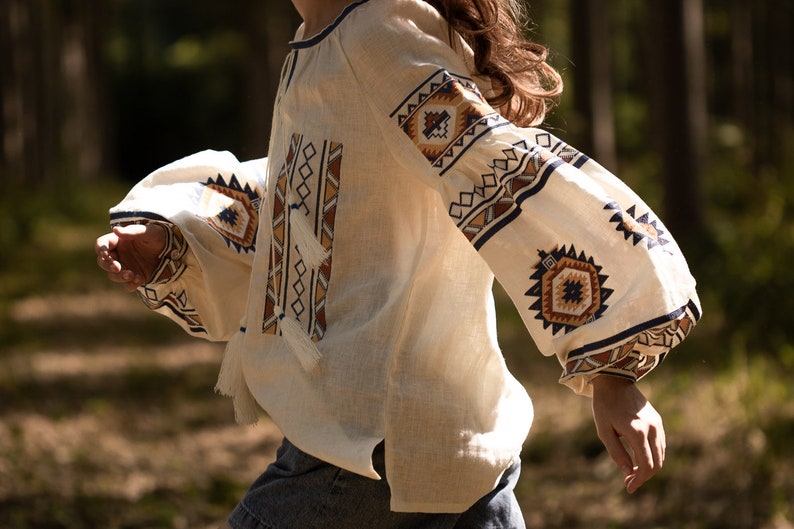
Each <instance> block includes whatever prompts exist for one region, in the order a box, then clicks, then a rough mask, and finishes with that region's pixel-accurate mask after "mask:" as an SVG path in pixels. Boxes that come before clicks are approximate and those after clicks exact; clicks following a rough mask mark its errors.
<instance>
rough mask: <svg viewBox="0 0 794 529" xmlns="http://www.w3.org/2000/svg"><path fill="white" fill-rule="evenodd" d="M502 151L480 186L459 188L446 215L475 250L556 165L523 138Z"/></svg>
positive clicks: (541, 185)
mask: <svg viewBox="0 0 794 529" xmlns="http://www.w3.org/2000/svg"><path fill="white" fill-rule="evenodd" d="M502 154H503V156H502V157H501V158H498V159H495V160H493V161H492V162H491V163H490V164H489V168H490V169H491V172H488V173H486V174H483V175H481V176H480V182H479V185H474V186H472V188H471V189H470V190H468V191H462V192H461V193H460V195H459V197H458V200H456V201H453V202H452V203H450V205H449V216H450V217H451V218H452V219H453V220H454V221H455V223H456V224H457V226H458V228H459V229H460V231H462V232H463V234H464V235H465V236H466V238H468V239H469V241H470V242H471V243H472V244H473V245H474V247H475V248H476V249H479V248H480V247H481V246H482V245H483V244H485V242H486V241H487V240H488V239H489V238H490V237H491V236H492V235H493V234H494V233H496V231H498V230H499V229H500V228H501V227H502V226H504V225H505V224H506V223H508V222H509V221H510V220H512V218H513V217H515V216H516V215H518V213H519V208H520V205H521V203H522V202H523V201H524V200H526V199H527V198H529V197H530V196H532V195H534V194H536V193H537V192H538V191H540V190H541V189H542V187H543V185H544V184H545V182H546V181H547V180H548V176H549V175H550V174H551V172H552V170H553V169H554V167H555V166H556V164H554V163H553V162H552V163H551V164H548V161H549V159H550V158H551V156H550V154H549V153H548V152H547V151H543V150H541V149H538V148H537V147H536V146H534V145H533V146H531V147H530V146H528V145H527V143H526V142H525V141H520V142H518V143H516V144H514V145H513V146H512V147H511V148H509V149H504V150H503V151H502ZM543 166H547V167H546V169H545V170H543V171H541V169H542V168H543Z"/></svg>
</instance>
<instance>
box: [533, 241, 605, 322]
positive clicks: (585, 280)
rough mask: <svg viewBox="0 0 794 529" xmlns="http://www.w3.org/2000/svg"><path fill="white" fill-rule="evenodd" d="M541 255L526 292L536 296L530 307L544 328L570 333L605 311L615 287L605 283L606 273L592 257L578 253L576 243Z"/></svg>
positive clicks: (543, 252) (540, 252) (540, 253)
mask: <svg viewBox="0 0 794 529" xmlns="http://www.w3.org/2000/svg"><path fill="white" fill-rule="evenodd" d="M538 254H539V255H540V261H539V262H538V263H537V264H536V265H535V273H534V274H533V275H532V276H531V277H530V280H532V281H534V283H533V285H532V286H531V287H530V289H529V290H527V292H526V293H525V294H526V295H527V296H532V297H535V298H537V299H536V301H535V302H534V303H533V304H532V306H530V310H533V311H535V312H536V316H535V318H536V319H538V320H541V321H542V322H543V328H544V329H547V328H549V327H551V332H552V335H555V334H557V333H558V332H559V331H560V330H563V331H564V332H566V333H567V332H569V331H572V330H574V329H576V328H577V327H580V326H582V325H584V324H586V323H588V322H591V321H594V320H596V319H598V318H599V317H600V316H601V315H602V314H603V313H604V311H605V310H606V309H607V305H606V303H605V301H606V300H607V299H608V298H609V296H610V295H611V294H612V290H611V289H609V288H606V287H605V286H604V283H605V282H606V280H607V276H606V275H604V274H602V273H601V267H600V266H598V265H596V264H595V262H594V261H593V258H592V257H589V258H588V257H587V256H586V255H585V254H584V252H582V253H579V254H577V253H576V249H575V248H574V247H573V245H571V248H570V249H568V250H566V248H565V246H563V247H562V248H559V249H556V248H555V249H554V250H552V251H551V252H550V253H547V252H545V251H542V250H540V251H538Z"/></svg>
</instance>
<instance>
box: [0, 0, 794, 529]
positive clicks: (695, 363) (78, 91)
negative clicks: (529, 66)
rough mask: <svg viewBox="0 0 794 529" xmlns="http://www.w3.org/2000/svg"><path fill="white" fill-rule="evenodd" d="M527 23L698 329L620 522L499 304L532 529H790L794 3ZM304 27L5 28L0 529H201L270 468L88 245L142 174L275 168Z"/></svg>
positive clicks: (193, 14) (699, 6)
mask: <svg viewBox="0 0 794 529" xmlns="http://www.w3.org/2000/svg"><path fill="white" fill-rule="evenodd" d="M530 7H531V14H532V17H533V19H534V22H535V26H534V27H532V28H529V29H531V30H532V32H533V35H534V38H535V39H536V40H539V41H541V42H544V43H547V44H548V45H549V46H550V47H551V50H552V62H553V64H554V65H555V66H556V67H557V68H559V69H560V70H561V71H562V73H563V75H564V78H565V81H566V93H565V95H564V97H563V101H562V104H561V105H560V107H559V108H558V109H556V110H555V111H554V113H553V115H552V116H551V117H550V119H549V121H548V126H549V127H551V128H553V129H554V131H555V133H556V134H557V135H559V136H562V137H563V138H565V139H566V140H568V141H569V142H570V143H572V144H573V145H576V146H578V147H580V148H581V149H582V150H584V151H586V152H588V153H591V154H592V155H593V156H594V157H595V158H596V159H598V160H599V161H601V162H602V163H603V164H604V165H606V166H607V167H609V168H610V169H612V170H614V171H615V172H616V173H617V174H618V175H619V176H620V177H621V178H623V179H624V180H625V181H627V182H628V183H629V184H630V185H631V186H632V187H634V188H635V189H636V190H637V191H639V192H640V194H642V195H643V196H644V197H646V199H647V200H648V201H649V203H650V204H651V205H652V206H654V208H655V209H656V211H657V212H658V213H659V214H660V216H661V217H662V219H663V220H664V222H665V223H666V224H667V227H668V228H669V229H670V230H671V231H672V233H673V234H674V235H675V236H676V237H677V239H678V240H679V242H680V243H681V245H682V246H683V248H684V250H685V253H686V254H687V255H688V257H689V260H690V265H691V267H692V269H693V272H694V273H695V276H696V277H697V278H698V280H699V285H700V287H699V288H700V293H701V297H702V301H703V308H704V319H703V321H702V323H701V325H700V326H699V327H698V328H697V329H696V330H695V332H694V333H693V335H692V336H691V337H690V339H689V340H688V341H687V342H685V343H684V344H683V345H682V346H681V347H680V348H679V349H677V350H676V351H675V352H674V353H673V354H672V355H671V356H670V357H669V358H668V360H667V361H666V363H665V365H664V366H663V367H662V368H661V369H659V370H657V372H656V373H654V374H653V375H651V376H650V377H649V378H648V379H647V381H643V382H642V384H643V389H644V391H646V392H647V393H648V394H649V395H650V397H651V400H652V401H653V402H654V403H655V404H656V406H657V408H658V409H659V410H660V412H661V413H662V415H663V416H664V417H665V420H666V425H667V428H668V444H669V447H670V448H669V451H668V463H667V465H666V466H665V469H664V470H663V471H662V472H661V473H660V474H659V475H658V476H657V477H656V478H654V480H653V481H652V482H650V483H648V484H647V485H646V487H645V488H644V489H643V490H641V491H640V492H638V493H637V494H636V495H634V496H632V497H628V496H627V495H625V493H623V492H621V483H622V479H621V478H620V476H619V475H618V472H617V471H616V470H615V469H613V468H612V464H611V462H610V461H609V459H608V456H606V454H605V453H604V451H603V449H602V448H601V446H600V444H599V442H598V440H597V438H596V436H595V432H594V428H593V427H592V424H591V419H590V417H589V408H588V406H589V404H588V402H587V400H586V399H582V398H579V397H575V396H574V395H572V394H570V392H569V391H568V390H567V389H565V388H562V387H561V386H559V385H557V384H556V376H557V375H558V366H556V365H554V364H553V361H549V360H544V359H543V358H542V357H540V356H539V355H538V354H537V353H534V352H532V347H533V346H532V344H531V343H530V340H529V337H528V336H527V334H526V332H525V331H524V330H523V329H522V328H521V325H520V322H519V321H518V319H517V316H516V315H515V313H514V312H512V311H511V308H510V307H509V306H508V304H506V303H505V302H504V299H503V296H501V293H500V292H497V296H498V299H499V300H500V322H499V326H500V333H501V342H502V345H503V347H504V350H505V355H506V357H507V359H508V363H509V364H510V365H511V367H512V368H513V370H514V372H515V373H516V374H517V375H518V376H519V377H520V378H521V379H522V380H523V381H525V382H526V385H527V387H528V389H529V391H530V393H531V395H532V396H533V398H535V400H536V406H537V419H536V425H535V427H534V429H533V432H532V433H531V434H530V439H529V441H528V443H527V445H526V449H525V453H524V462H525V465H524V471H523V477H522V481H521V484H520V487H519V490H518V494H519V498H520V501H521V503H522V505H523V507H524V510H525V514H526V518H527V524H528V526H529V527H530V528H585V527H587V528H599V527H604V528H607V527H608V528H623V527H635V528H648V529H651V528H662V527H665V528H691V529H701V528H742V529H744V528H761V529H785V528H792V527H794V507H792V498H794V475H792V472H791V469H792V468H794V448H792V446H794V445H793V444H792V439H793V438H794V384H793V383H792V382H793V381H794V377H792V373H794V324H793V323H792V319H794V288H793V287H794V267H793V266H792V263H794V211H793V210H792V206H791V203H792V199H793V198H794V178H793V177H794V27H792V25H794V3H793V2H791V1H790V0H756V1H752V2H750V1H747V0H613V1H608V0H535V1H533V2H531V6H530ZM298 23H299V19H298V17H297V14H296V13H295V12H294V10H293V8H292V6H291V4H290V3H289V2H288V1H287V0H258V1H255V0H239V1H238V2H235V3H226V2H214V1H206V0H192V1H187V0H3V1H2V2H0V100H2V127H0V138H1V139H2V148H1V150H0V416H1V417H2V422H0V528H13V529H27V528H42V529H43V528H100V527H101V528H136V529H137V528H166V527H174V528H185V527H191V528H193V527H207V528H209V527H215V526H216V525H217V523H218V521H219V520H221V519H222V518H223V517H224V516H225V514H226V513H227V512H228V511H229V510H230V509H231V508H232V507H233V506H234V504H235V503H236V500H237V499H238V498H239V496H240V495H241V494H242V493H243V491H244V490H245V488H246V487H247V485H248V483H249V482H250V481H251V480H252V479H253V478H254V477H255V476H256V475H257V474H258V473H259V472H260V471H261V470H262V469H263V468H264V466H265V465H266V464H267V462H268V461H269V459H270V458H271V457H272V455H273V453H274V450H275V447H276V444H277V442H278V440H279V434H278V431H277V430H276V429H275V427H274V426H273V425H272V424H270V423H268V422H267V421H266V420H265V421H263V423H262V424H260V426H258V427H257V428H249V427H239V426H236V425H234V423H233V416H232V412H231V407H230V404H229V403H228V402H227V400H226V399H223V398H220V397H217V396H215V395H214V394H213V393H212V387H213V385H214V379H215V376H216V373H217V367H218V365H219V360H220V354H221V351H222V347H221V346H220V345H218V344H207V343H201V342H197V341H194V340H190V339H188V338H187V337H185V336H183V335H182V334H181V331H179V330H178V329H176V327H175V326H172V325H171V324H170V323H168V322H166V321H165V320H164V319H162V318H159V317H156V316H153V315H151V314H148V313H146V311H145V310H144V309H143V307H142V306H141V305H140V304H138V303H137V302H136V300H135V298H134V297H133V296H129V295H126V294H123V293H121V292H119V291H118V290H116V289H113V288H112V285H110V284H108V282H107V281H106V279H105V278H104V277H103V276H102V274H101V273H100V272H99V271H98V269H97V268H96V266H95V261H94V254H93V242H94V239H95V237H96V236H97V235H99V234H101V233H104V231H105V230H106V227H107V209H108V208H109V207H110V206H112V205H113V204H115V203H116V202H118V201H119V200H120V199H121V198H122V197H123V195H124V193H125V192H126V190H127V189H128V188H129V187H130V186H131V185H132V184H133V183H134V182H135V181H137V180H138V179H140V178H142V177H143V176H145V175H146V174H147V173H148V172H150V171H152V170H153V169H155V168H157V167H159V166H161V165H163V164H165V163H167V162H169V161H172V160H174V159H176V158H179V157H182V156H184V155H187V154H190V153H193V152H196V151H199V150H202V149H205V148H215V149H228V150H230V151H232V152H234V153H235V154H236V155H237V156H238V157H239V158H240V159H245V158H251V157H259V156H263V155H265V150H266V145H267V136H268V132H269V120H270V114H271V110H272V100H273V94H274V91H275V86H276V83H277V77H278V73H279V70H280V67H281V63H282V60H283V58H284V56H285V53H286V52H287V42H288V41H289V39H290V37H291V36H292V34H293V32H294V30H295V29H296V28H297V25H298ZM384 67H388V65H384Z"/></svg>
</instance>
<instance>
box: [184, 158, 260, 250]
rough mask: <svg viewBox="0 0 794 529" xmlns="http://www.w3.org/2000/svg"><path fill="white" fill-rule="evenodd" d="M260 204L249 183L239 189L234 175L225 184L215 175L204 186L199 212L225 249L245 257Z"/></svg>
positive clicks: (253, 231) (252, 238)
mask: <svg viewBox="0 0 794 529" xmlns="http://www.w3.org/2000/svg"><path fill="white" fill-rule="evenodd" d="M260 202H261V197H260V196H259V193H258V192H257V190H256V189H251V187H250V185H249V184H248V183H246V184H245V187H242V186H241V185H240V182H239V181H238V180H237V177H236V176H235V175H232V176H231V178H230V179H229V182H228V183H226V181H225V180H224V178H223V176H222V175H221V174H218V177H217V178H215V179H212V178H209V179H208V180H207V182H206V183H205V184H204V192H203V194H202V195H201V201H200V205H199V208H200V210H199V211H201V214H202V215H203V216H204V218H205V219H206V220H207V222H209V224H210V226H212V227H213V229H215V231H217V232H218V233H219V234H220V235H221V236H222V237H223V238H224V240H225V241H226V244H227V245H228V246H230V247H231V246H234V247H235V248H236V249H237V251H238V252H240V251H243V252H246V253H248V252H249V251H252V250H254V246H255V244H254V242H255V240H256V230H257V226H258V224H259V213H258V212H259V204H260Z"/></svg>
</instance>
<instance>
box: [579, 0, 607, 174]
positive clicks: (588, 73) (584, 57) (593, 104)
mask: <svg viewBox="0 0 794 529" xmlns="http://www.w3.org/2000/svg"><path fill="white" fill-rule="evenodd" d="M606 4H607V2H606V0H584V1H583V2H578V3H577V4H576V9H572V10H571V17H572V18H571V30H572V31H571V33H572V53H573V62H574V67H575V75H574V121H573V123H572V128H573V129H574V130H573V131H572V132H573V133H574V136H575V137H577V138H579V142H580V143H579V146H580V148H581V149H582V150H583V151H584V152H586V153H588V154H589V155H591V156H593V157H594V158H595V159H596V160H597V161H598V162H599V163H600V164H601V165H603V166H604V167H606V168H608V169H611V170H613V171H615V170H616V169H617V159H616V158H617V157H616V154H615V125H614V117H613V112H612V79H611V75H610V73H611V66H610V63H611V61H610V57H609V55H610V47H609V41H610V38H609V17H608V11H607V5H606Z"/></svg>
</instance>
